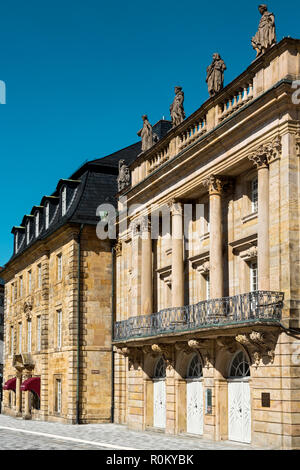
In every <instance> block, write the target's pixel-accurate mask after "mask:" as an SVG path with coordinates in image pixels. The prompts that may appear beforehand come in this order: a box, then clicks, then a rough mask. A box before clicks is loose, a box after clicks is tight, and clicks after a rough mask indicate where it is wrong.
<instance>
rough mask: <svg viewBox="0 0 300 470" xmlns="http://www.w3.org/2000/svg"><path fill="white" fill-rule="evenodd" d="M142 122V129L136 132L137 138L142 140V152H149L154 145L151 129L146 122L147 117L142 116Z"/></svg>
mask: <svg viewBox="0 0 300 470" xmlns="http://www.w3.org/2000/svg"><path fill="white" fill-rule="evenodd" d="M142 119H143V121H144V125H143V128H142V129H141V130H140V131H139V132H138V136H139V137H141V138H142V152H146V150H149V149H150V148H151V147H152V146H153V144H154V135H153V129H152V126H151V124H150V122H149V121H148V116H147V115H146V114H145V115H144V116H142Z"/></svg>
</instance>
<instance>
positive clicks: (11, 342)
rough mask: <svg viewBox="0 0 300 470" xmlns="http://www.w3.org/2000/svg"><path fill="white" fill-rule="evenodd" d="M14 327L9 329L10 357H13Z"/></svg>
mask: <svg viewBox="0 0 300 470" xmlns="http://www.w3.org/2000/svg"><path fill="white" fill-rule="evenodd" d="M14 339H15V338H14V327H13V326H11V327H10V355H11V356H13V355H14Z"/></svg>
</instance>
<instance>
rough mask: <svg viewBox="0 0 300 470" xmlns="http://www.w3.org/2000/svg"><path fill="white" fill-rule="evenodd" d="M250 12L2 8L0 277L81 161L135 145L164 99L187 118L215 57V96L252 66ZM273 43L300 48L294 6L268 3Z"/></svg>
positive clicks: (118, 4)
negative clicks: (25, 229)
mask: <svg viewBox="0 0 300 470" xmlns="http://www.w3.org/2000/svg"><path fill="white" fill-rule="evenodd" d="M259 3H260V2H259V0H255V1H253V0H250V1H247V2H241V1H239V2H238V1H230V2H223V1H222V2H221V1H218V0H215V1H208V2H200V1H198V2H179V1H177V0H160V1H158V0H151V1H149V0H148V1H140V0H139V1H138V0H130V1H127V2H126V1H124V0H122V1H120V0H115V1H111V2H102V1H100V0H80V1H79V0H72V1H70V0H51V1H49V0H43V1H41V0H29V1H25V2H24V0H23V1H20V0H15V1H10V2H2V4H1V24H0V80H4V81H5V82H6V85H7V104H6V105H0V155H1V170H0V175H1V182H0V200H1V230H0V265H3V264H4V263H5V262H7V261H8V259H9V257H10V256H11V253H12V242H13V240H12V235H11V234H10V230H11V228H12V226H13V225H17V224H19V223H20V222H21V220H22V217H23V215H24V214H25V213H29V212H30V210H31V208H32V206H33V205H35V204H38V203H39V202H40V200H41V198H42V196H43V195H45V194H47V193H48V194H49V193H52V192H53V190H54V189H55V187H56V184H57V182H58V180H59V179H60V178H65V177H68V176H70V175H71V174H72V172H73V171H74V170H76V169H77V168H78V167H79V166H80V165H81V164H82V163H83V161H85V160H87V159H94V158H99V157H103V156H105V155H108V154H109V153H112V152H113V151H116V150H118V149H120V148H123V147H125V146H127V145H130V144H131V143H134V142H136V141H137V139H138V138H137V135H136V133H137V131H138V130H139V129H140V127H141V122H142V121H141V115H142V114H144V113H147V114H148V116H149V119H150V121H151V122H152V123H153V124H154V123H155V122H156V121H158V120H159V119H160V118H162V116H163V115H164V116H165V117H169V105H170V103H171V102H172V100H173V89H174V86H175V85H180V86H182V87H183V88H184V91H185V109H186V113H187V115H189V114H191V113H192V112H193V111H195V110H196V109H197V108H198V107H199V106H200V105H201V103H202V102H204V101H205V100H206V99H207V98H208V93H207V88H206V83H205V74H206V67H207V66H208V65H209V64H210V62H211V56H212V54H213V53H214V52H219V53H220V54H221V56H222V58H223V59H224V60H225V62H226V64H227V68H228V70H227V72H226V77H225V80H226V84H227V83H228V82H230V81H231V80H232V79H233V78H234V77H235V76H236V75H238V74H239V73H241V72H242V71H243V70H244V69H245V68H246V67H247V66H248V65H249V64H250V62H251V61H252V60H254V58H255V52H254V51H253V50H252V47H251V43H250V40H251V37H252V36H253V35H254V34H255V32H256V30H257V26H258V22H259V19H260V16H259V12H258V9H257V6H258V4H259ZM268 6H269V10H270V11H273V12H274V13H275V14H276V24H277V34H278V40H280V39H282V37H284V36H292V37H298V38H299V37H300V31H299V29H300V28H299V18H300V5H299V2H298V1H296V0H293V1H289V0H287V1H285V2H282V1H280V0H273V1H271V2H269V3H268Z"/></svg>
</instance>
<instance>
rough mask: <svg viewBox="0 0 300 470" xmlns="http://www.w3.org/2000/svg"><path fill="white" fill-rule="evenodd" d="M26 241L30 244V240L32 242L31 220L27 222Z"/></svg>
mask: <svg viewBox="0 0 300 470" xmlns="http://www.w3.org/2000/svg"><path fill="white" fill-rule="evenodd" d="M26 242H27V245H29V242H30V222H27V224H26Z"/></svg>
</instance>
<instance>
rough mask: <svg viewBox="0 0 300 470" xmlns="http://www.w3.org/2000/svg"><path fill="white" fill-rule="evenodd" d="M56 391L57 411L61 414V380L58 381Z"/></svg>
mask: <svg viewBox="0 0 300 470" xmlns="http://www.w3.org/2000/svg"><path fill="white" fill-rule="evenodd" d="M55 389H56V390H55V411H56V413H61V379H56V381H55Z"/></svg>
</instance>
